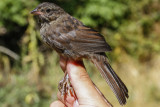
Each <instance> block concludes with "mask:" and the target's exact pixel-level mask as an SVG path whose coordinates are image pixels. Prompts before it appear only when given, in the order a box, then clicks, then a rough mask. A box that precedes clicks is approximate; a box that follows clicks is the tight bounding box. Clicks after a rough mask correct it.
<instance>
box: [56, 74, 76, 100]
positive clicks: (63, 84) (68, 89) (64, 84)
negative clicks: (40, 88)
mask: <svg viewBox="0 0 160 107" xmlns="http://www.w3.org/2000/svg"><path fill="white" fill-rule="evenodd" d="M58 89H59V91H60V93H61V97H62V99H63V100H64V101H65V100H66V97H67V96H71V97H74V98H75V99H77V97H76V94H75V91H74V89H73V87H72V85H71V83H70V80H69V76H68V74H67V72H65V75H64V78H63V79H62V80H61V81H60V82H59V85H58Z"/></svg>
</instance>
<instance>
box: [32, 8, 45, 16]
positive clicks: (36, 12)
mask: <svg viewBox="0 0 160 107" xmlns="http://www.w3.org/2000/svg"><path fill="white" fill-rule="evenodd" d="M31 14H33V15H41V14H43V13H42V12H41V11H39V10H38V9H37V8H36V9H34V10H32V11H31Z"/></svg>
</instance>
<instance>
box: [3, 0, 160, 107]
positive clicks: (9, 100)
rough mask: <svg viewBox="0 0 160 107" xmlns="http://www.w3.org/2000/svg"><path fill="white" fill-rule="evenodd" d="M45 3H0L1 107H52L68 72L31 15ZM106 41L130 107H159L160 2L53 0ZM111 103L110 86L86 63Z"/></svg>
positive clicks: (11, 0) (23, 0)
mask: <svg viewBox="0 0 160 107" xmlns="http://www.w3.org/2000/svg"><path fill="white" fill-rule="evenodd" d="M44 1H45V0H0V107H13V106H14V107H48V106H49V104H50V103H51V102H52V101H53V100H56V99H57V97H56V94H57V86H58V82H59V81H60V80H61V79H62V77H63V73H62V70H61V69H60V67H59V62H58V60H59V57H58V55H57V53H56V52H55V51H54V50H51V49H49V48H48V47H46V46H45V45H44V44H43V43H42V41H41V38H40V35H39V28H38V26H37V24H36V20H35V18H34V17H33V16H32V15H31V14H30V11H31V10H32V9H34V8H35V7H36V6H37V5H38V4H39V3H41V2H44ZM50 2H54V3H56V4H58V5H59V6H61V7H63V8H64V10H66V11H67V12H68V13H70V14H71V15H73V16H74V17H76V18H78V19H79V20H81V21H82V22H83V23H84V24H85V25H87V26H90V27H92V28H94V29H96V30H98V31H99V32H100V33H101V34H102V35H104V36H105V38H106V41H107V42H108V43H109V44H110V45H111V47H112V49H113V51H112V52H110V53H107V55H108V56H109V60H110V63H111V65H112V67H113V68H114V69H115V71H116V72H117V74H118V75H119V76H120V77H121V78H122V80H123V81H124V83H125V84H126V85H127V87H128V89H129V96H130V97H129V99H128V103H127V104H126V107H158V105H160V82H159V78H160V0H50ZM85 65H86V68H87V71H88V73H89V75H90V77H91V78H92V80H93V81H94V82H95V84H96V85H97V86H98V87H99V88H100V90H101V91H102V92H103V93H104V95H105V96H106V97H107V99H108V100H109V101H110V102H111V103H112V104H113V105H114V106H115V107H119V106H120V105H119V104H118V101H117V99H116V97H115V96H114V94H113V92H112V91H111V90H110V88H109V86H108V85H107V84H106V83H105V81H104V80H103V79H102V78H101V76H100V74H99V72H97V70H95V67H94V65H93V64H91V63H90V62H88V61H87V60H85Z"/></svg>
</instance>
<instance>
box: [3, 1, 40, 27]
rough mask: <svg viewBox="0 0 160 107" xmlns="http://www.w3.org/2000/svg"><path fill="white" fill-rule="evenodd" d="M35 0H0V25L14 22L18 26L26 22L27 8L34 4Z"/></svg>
mask: <svg viewBox="0 0 160 107" xmlns="http://www.w3.org/2000/svg"><path fill="white" fill-rule="evenodd" d="M36 4H37V2H36V1H33V0H28V2H26V0H15V1H14V2H13V0H1V1H0V15H1V16H0V20H1V21H0V26H5V27H7V28H8V27H10V29H12V27H14V26H9V25H8V22H13V23H16V24H18V25H20V26H24V25H26V24H27V16H28V14H29V12H30V10H29V9H31V8H32V7H34V6H36Z"/></svg>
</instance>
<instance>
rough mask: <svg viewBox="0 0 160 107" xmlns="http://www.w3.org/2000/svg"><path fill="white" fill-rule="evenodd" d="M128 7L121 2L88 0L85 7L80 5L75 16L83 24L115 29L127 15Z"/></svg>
mask: <svg viewBox="0 0 160 107" xmlns="http://www.w3.org/2000/svg"><path fill="white" fill-rule="evenodd" d="M127 11H128V6H127V3H125V2H123V1H114V0H88V2H87V3H86V4H85V6H83V5H81V6H80V7H79V8H78V10H77V12H76V16H77V17H80V19H81V21H82V22H85V24H87V25H90V26H93V27H96V26H97V25H102V26H104V25H106V24H107V25H108V26H110V27H113V28H117V27H118V26H119V25H120V23H121V21H122V20H121V19H123V18H124V16H125V15H126V14H127Z"/></svg>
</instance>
